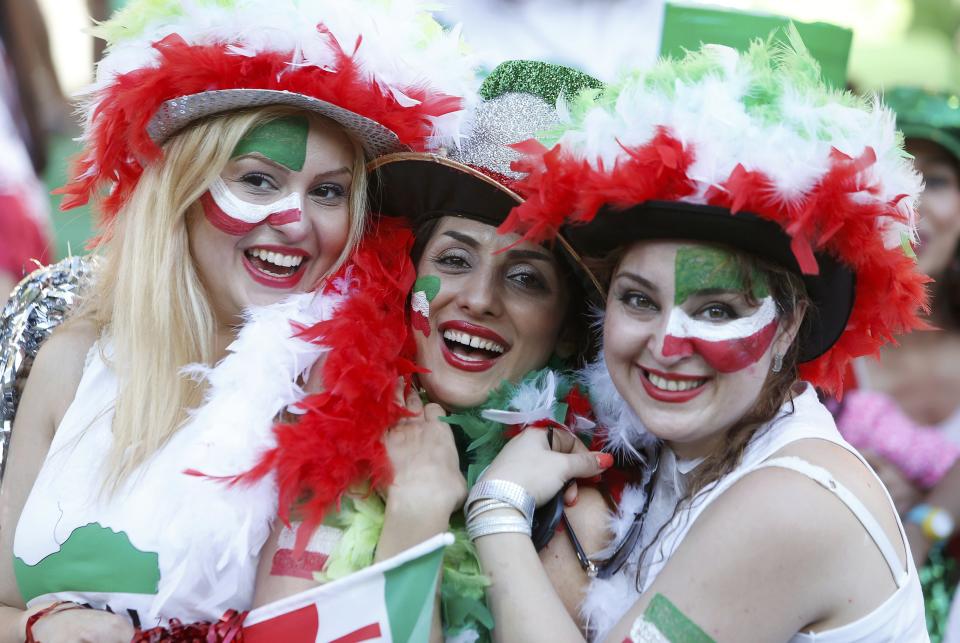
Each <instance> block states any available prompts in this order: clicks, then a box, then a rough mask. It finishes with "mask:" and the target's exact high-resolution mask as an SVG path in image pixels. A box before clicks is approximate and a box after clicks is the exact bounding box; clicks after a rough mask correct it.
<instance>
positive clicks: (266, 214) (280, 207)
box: [200, 176, 301, 236]
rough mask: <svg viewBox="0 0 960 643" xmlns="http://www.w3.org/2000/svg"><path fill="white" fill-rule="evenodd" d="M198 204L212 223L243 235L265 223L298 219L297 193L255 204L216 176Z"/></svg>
mask: <svg viewBox="0 0 960 643" xmlns="http://www.w3.org/2000/svg"><path fill="white" fill-rule="evenodd" d="M200 204H201V205H202V206H203V213H204V214H205V215H206V217H207V220H208V221H209V222H210V224H211V225H213V226H214V227H215V228H217V229H218V230H221V231H223V232H226V233H227V234H232V235H236V236H241V235H245V234H247V233H248V232H250V231H251V230H253V229H254V228H255V227H257V226H258V225H260V224H261V223H264V222H266V223H267V224H268V225H284V224H286V223H294V222H296V221H299V220H300V217H301V212H300V205H301V203H300V193H299V192H294V193H293V194H289V195H287V196H285V197H284V198H282V199H280V200H278V201H274V202H273V203H268V204H266V205H257V204H255V203H248V202H247V201H244V200H243V199H241V198H240V197H238V196H237V195H236V194H234V193H233V192H231V191H230V188H228V187H227V184H226V183H224V181H223V179H222V178H220V177H219V176H218V177H217V178H216V179H214V181H213V183H211V184H210V189H209V190H208V191H207V192H205V193H204V194H203V196H201V197H200Z"/></svg>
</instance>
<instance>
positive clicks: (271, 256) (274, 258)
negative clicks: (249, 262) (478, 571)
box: [247, 248, 303, 268]
mask: <svg viewBox="0 0 960 643" xmlns="http://www.w3.org/2000/svg"><path fill="white" fill-rule="evenodd" d="M247 253H248V254H249V255H250V256H251V257H256V258H257V259H260V260H261V261H266V262H267V263H272V264H273V265H275V266H280V267H281V268H292V267H294V266H299V265H300V264H301V263H303V255H285V254H281V253H279V252H270V251H267V250H264V249H263V248H251V249H249V250H247Z"/></svg>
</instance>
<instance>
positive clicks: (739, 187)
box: [500, 128, 930, 397]
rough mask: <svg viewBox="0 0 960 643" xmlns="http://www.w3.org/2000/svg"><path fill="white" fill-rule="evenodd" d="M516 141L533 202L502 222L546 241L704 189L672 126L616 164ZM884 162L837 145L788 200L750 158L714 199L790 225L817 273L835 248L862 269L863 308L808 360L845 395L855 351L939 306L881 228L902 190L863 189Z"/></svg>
mask: <svg viewBox="0 0 960 643" xmlns="http://www.w3.org/2000/svg"><path fill="white" fill-rule="evenodd" d="M516 149H518V150H519V151H521V152H523V153H525V154H526V157H525V158H524V159H523V160H521V161H518V162H516V163H515V164H514V169H516V170H517V171H521V172H527V173H528V174H527V176H526V178H524V179H522V180H521V181H520V182H519V183H518V184H517V186H516V187H517V189H518V191H519V192H520V193H521V194H522V195H523V196H524V197H525V198H526V201H525V202H524V203H523V204H522V205H519V206H517V207H516V208H515V209H514V210H513V212H512V213H511V214H510V217H509V218H508V219H507V220H506V221H505V222H504V224H503V225H502V226H501V228H500V229H501V232H516V231H520V232H523V233H525V236H526V237H527V238H529V239H532V240H534V241H537V242H540V241H543V240H544V239H547V238H549V237H551V236H552V235H555V234H556V233H557V232H558V231H559V229H560V226H561V225H563V224H578V223H587V222H589V221H592V220H593V218H594V217H595V216H596V215H597V212H598V211H599V209H600V208H601V207H602V206H603V205H605V204H609V205H612V206H613V207H617V208H627V207H630V206H633V205H636V204H638V203H643V202H645V201H648V200H664V201H679V200H683V199H684V198H685V197H688V196H690V195H691V194H693V193H694V191H695V189H696V186H695V183H694V181H693V180H692V179H690V178H689V177H688V176H687V170H688V169H689V167H690V165H692V163H693V161H694V158H695V150H693V149H691V148H686V147H684V145H683V144H682V143H681V142H680V141H678V140H677V139H675V138H673V137H672V136H671V135H670V133H669V132H667V131H666V130H664V129H663V128H661V129H659V130H658V131H657V133H656V135H655V136H654V138H653V139H652V140H651V141H650V142H648V143H646V144H645V145H642V146H640V147H636V148H631V149H628V150H626V151H627V154H628V156H627V157H626V158H622V159H620V160H619V161H618V162H617V163H616V165H615V166H614V167H613V168H612V169H610V170H607V169H605V168H604V167H603V165H602V164H601V165H600V166H599V167H598V168H594V167H591V166H590V164H589V163H588V162H587V161H585V160H583V159H578V158H574V157H573V156H572V155H571V154H569V153H567V152H565V151H564V150H563V149H562V148H561V147H560V146H559V145H558V146H555V147H554V148H553V149H550V150H547V149H546V148H544V147H543V146H541V145H539V144H537V143H535V142H533V141H528V142H526V143H522V144H520V145H518V146H516ZM625 149H626V148H625ZM875 162H876V155H875V153H874V151H873V150H872V149H871V148H867V150H866V151H865V152H864V153H863V155H861V157H859V158H855V159H854V158H850V157H849V156H846V155H844V154H842V153H840V152H839V151H837V150H834V152H833V154H832V155H831V163H830V168H829V169H828V171H827V172H826V173H825V174H824V175H823V177H822V178H821V179H820V181H819V182H818V183H817V184H816V185H815V186H814V187H813V188H812V189H810V190H809V191H808V192H807V193H806V194H805V195H804V196H803V197H801V198H799V199H797V200H795V201H789V202H787V201H784V200H783V198H782V197H781V196H780V194H779V192H778V191H777V189H776V188H775V185H774V183H773V181H772V180H771V179H770V178H769V177H767V176H765V175H764V174H763V173H761V172H751V171H748V170H746V169H744V168H743V167H742V166H740V165H738V166H737V167H736V168H734V170H733V171H732V172H731V173H730V176H729V177H728V178H727V180H726V181H723V182H722V183H721V184H720V185H719V186H714V187H712V188H710V189H709V190H708V191H707V194H706V200H707V203H708V204H709V205H715V206H722V207H725V208H728V209H729V210H730V211H731V213H732V214H735V213H737V212H740V211H748V212H752V213H754V214H756V215H759V216H761V217H763V218H765V219H769V220H771V221H775V222H777V223H778V224H780V226H781V227H783V228H784V229H785V230H786V231H787V232H788V233H789V234H790V236H791V237H792V239H793V243H792V244H791V248H792V250H793V252H794V255H795V256H796V258H797V262H798V263H799V265H800V266H801V268H802V269H803V270H804V272H806V273H808V274H816V272H817V266H816V259H815V258H814V255H813V253H814V251H825V252H829V253H831V254H833V255H834V256H836V257H839V258H840V259H841V260H842V261H843V262H844V263H845V264H847V265H848V266H850V267H851V268H852V269H853V270H854V272H855V273H856V279H857V282H856V286H857V292H856V297H855V301H854V305H853V311H852V313H851V315H850V320H849V321H848V322H847V327H846V329H845V330H844V332H843V334H842V335H841V337H840V339H839V340H838V341H837V342H836V344H834V345H833V347H831V349H830V350H829V351H827V352H826V353H824V354H823V355H821V356H820V357H818V358H817V359H815V360H811V361H810V362H806V363H804V364H801V365H800V376H801V377H802V378H803V379H805V380H808V381H810V382H812V383H813V384H814V385H816V386H818V387H820V388H822V389H824V390H826V391H828V392H831V393H834V394H836V395H837V397H840V396H841V395H842V394H843V374H844V372H845V371H846V370H847V367H848V364H849V363H850V360H852V359H853V358H855V357H860V356H864V355H876V354H878V352H879V350H880V347H881V346H883V345H884V344H886V343H888V342H893V341H894V336H895V335H898V334H901V333H905V332H909V331H911V330H915V329H926V328H929V327H928V325H927V324H926V322H924V321H923V319H922V318H921V313H925V312H927V311H928V310H929V303H928V294H927V292H926V287H925V284H927V283H929V282H930V278H929V277H927V276H926V275H923V274H922V273H920V272H919V271H918V270H917V269H916V264H915V262H914V261H913V259H911V258H910V257H907V256H906V255H905V254H904V253H903V251H902V250H901V248H900V247H896V248H887V247H885V246H884V243H883V239H882V235H881V233H880V231H879V229H878V223H879V221H880V220H881V217H889V218H890V219H891V220H897V221H902V220H903V218H904V217H903V214H901V212H900V211H899V210H898V209H897V203H898V201H899V199H894V200H892V201H890V202H887V203H884V202H880V201H879V200H871V201H865V200H864V199H862V198H858V197H857V195H858V194H859V195H861V196H862V193H863V192H867V193H872V194H877V193H878V192H879V189H878V186H877V185H876V184H873V183H871V182H870V180H869V178H868V177H869V174H868V173H867V172H866V170H868V169H869V168H870V167H871V166H872V165H873V164H874V163H875Z"/></svg>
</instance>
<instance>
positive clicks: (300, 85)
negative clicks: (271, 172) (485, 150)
mask: <svg viewBox="0 0 960 643" xmlns="http://www.w3.org/2000/svg"><path fill="white" fill-rule="evenodd" d="M428 9H429V6H428V4H427V3H425V2H421V1H420V0H402V1H401V0H351V2H341V1H340V0H134V1H133V2H130V3H129V4H128V5H127V7H125V8H124V9H122V10H120V11H118V12H117V13H116V14H115V15H114V16H113V17H112V18H111V19H110V20H109V21H107V22H106V23H104V24H102V25H100V26H98V27H96V28H95V29H94V34H95V35H97V36H100V37H102V38H103V39H105V40H106V41H107V52H106V55H105V57H104V58H103V60H102V61H101V62H100V63H99V64H98V66H97V75H96V81H95V82H94V84H93V85H92V86H91V87H90V88H88V89H87V90H86V92H85V93H84V95H83V97H82V98H83V101H84V103H83V106H82V113H83V114H84V130H83V137H82V138H83V143H84V150H83V152H82V153H81V155H80V158H79V160H78V161H77V164H76V166H75V168H74V170H73V173H72V176H71V179H70V181H69V182H68V183H67V185H66V186H64V187H63V188H61V189H60V192H61V193H62V194H64V195H66V196H65V198H64V200H63V204H62V207H63V209H68V208H71V207H74V206H78V205H83V204H84V203H86V202H87V201H89V200H90V199H91V198H92V197H94V196H96V195H98V194H99V193H101V192H105V193H106V196H105V198H104V199H103V210H104V215H105V217H106V218H107V219H108V220H109V219H110V218H112V217H113V216H114V215H115V214H116V212H117V211H118V209H119V208H120V206H121V205H122V204H123V203H124V202H125V200H126V199H127V197H128V196H129V195H130V193H131V192H132V190H133V188H134V186H135V185H136V183H137V181H138V180H139V177H140V175H141V173H142V172H143V168H144V166H145V165H147V164H149V163H151V162H153V161H155V160H156V159H158V158H159V157H160V155H161V146H162V145H163V144H164V142H166V141H167V140H168V139H169V138H170V137H171V136H173V135H174V134H176V133H177V132H178V131H180V130H182V129H183V128H184V127H186V126H187V125H189V124H191V123H193V122H195V121H197V120H199V119H202V118H204V117H207V116H211V115H214V114H219V113H223V112H227V111H231V110H236V109H242V108H250V107H261V106H266V105H290V106H293V107H298V108H300V109H303V110H308V111H313V112H316V113H319V114H322V115H323V116H326V117H328V118H330V119H332V120H334V121H336V122H338V123H339V124H340V125H342V126H343V127H344V128H345V129H346V130H347V131H348V132H350V133H351V134H352V135H353V136H355V137H356V138H357V140H358V141H360V143H361V145H362V146H363V148H364V151H365V153H366V156H367V158H368V159H372V158H375V157H377V156H379V155H381V154H388V153H392V152H398V151H405V150H423V149H426V148H427V147H429V146H436V145H445V144H447V143H448V142H453V141H456V140H458V139H459V137H460V135H459V128H460V125H461V120H462V116H463V113H464V111H463V110H464V107H465V106H466V105H465V104H464V103H465V100H464V99H465V98H468V97H470V96H472V95H474V94H475V92H476V81H475V78H476V76H475V71H474V68H473V65H472V61H471V60H470V58H469V56H467V55H466V54H465V47H464V45H463V43H462V41H461V40H460V37H459V33H458V32H456V31H452V32H451V31H447V30H444V29H443V28H442V27H441V26H440V25H439V24H438V23H437V22H436V21H435V20H434V19H433V18H432V16H431V14H430V13H429V11H428Z"/></svg>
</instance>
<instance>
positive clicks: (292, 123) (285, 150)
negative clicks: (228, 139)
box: [231, 116, 310, 172]
mask: <svg viewBox="0 0 960 643" xmlns="http://www.w3.org/2000/svg"><path fill="white" fill-rule="evenodd" d="M309 134H310V123H309V122H307V119H306V118H305V117H303V116H284V117H282V118H275V119H273V120H271V121H267V122H266V123H264V124H262V125H258V126H257V127H254V128H253V129H252V130H250V131H249V132H247V133H246V135H244V137H243V138H241V139H240V142H239V143H237V146H236V147H235V148H234V150H233V154H232V155H231V158H237V157H238V156H243V155H244V154H252V153H254V152H256V153H258V154H262V155H263V156H265V157H267V158H268V159H270V160H271V161H274V162H276V163H279V164H280V165H282V166H284V167H286V168H289V169H291V170H293V171H295V172H299V171H300V170H302V169H303V164H304V163H305V162H306V160H307V136H308V135H309Z"/></svg>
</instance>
